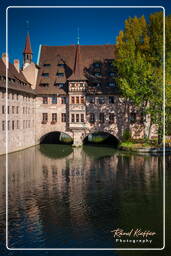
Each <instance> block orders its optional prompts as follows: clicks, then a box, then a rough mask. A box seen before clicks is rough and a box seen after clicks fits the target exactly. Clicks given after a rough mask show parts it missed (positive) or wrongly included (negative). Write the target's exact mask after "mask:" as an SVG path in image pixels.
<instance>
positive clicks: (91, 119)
mask: <svg viewBox="0 0 171 256" xmlns="http://www.w3.org/2000/svg"><path fill="white" fill-rule="evenodd" d="M94 122H95V115H94V113H90V123H91V124H94Z"/></svg>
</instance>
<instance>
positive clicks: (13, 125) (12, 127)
mask: <svg viewBox="0 0 171 256" xmlns="http://www.w3.org/2000/svg"><path fill="white" fill-rule="evenodd" d="M12 130H14V121H12Z"/></svg>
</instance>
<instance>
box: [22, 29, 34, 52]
mask: <svg viewBox="0 0 171 256" xmlns="http://www.w3.org/2000/svg"><path fill="white" fill-rule="evenodd" d="M23 53H25V54H32V49H31V42H30V35H29V33H27V37H26V44H25V48H24V51H23Z"/></svg>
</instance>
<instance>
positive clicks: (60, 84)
mask: <svg viewBox="0 0 171 256" xmlns="http://www.w3.org/2000/svg"><path fill="white" fill-rule="evenodd" d="M64 85H65V84H64V83H56V84H55V86H58V87H59V88H62V87H64Z"/></svg>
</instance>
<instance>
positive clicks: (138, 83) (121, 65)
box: [116, 12, 171, 133]
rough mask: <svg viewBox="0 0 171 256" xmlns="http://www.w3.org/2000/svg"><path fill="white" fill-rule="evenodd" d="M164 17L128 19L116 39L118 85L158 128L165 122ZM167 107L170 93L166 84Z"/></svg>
mask: <svg viewBox="0 0 171 256" xmlns="http://www.w3.org/2000/svg"><path fill="white" fill-rule="evenodd" d="M163 38H164V37H163V13H162V12H158V13H154V14H151V15H150V17H149V21H148V22H147V21H146V19H145V17H144V16H142V17H140V18H137V17H134V18H130V17H129V18H128V19H127V20H126V21H125V28H124V30H123V31H120V33H119V36H118V37H117V44H116V47H117V60H116V66H117V69H118V77H117V82H118V84H119V87H120V88H121V90H122V93H123V95H124V96H125V97H126V98H127V99H128V100H130V101H131V102H133V103H134V104H135V105H136V107H137V108H139V110H141V111H142V112H143V113H144V114H145V115H146V114H150V116H151V120H152V121H153V122H154V123H157V124H158V127H159V133H161V131H162V121H163V116H162V113H163ZM166 52H167V54H166V67H167V68H166V71H167V72H166V80H167V81H171V79H170V78H171V76H170V74H171V73H170V71H171V65H170V64H171V17H170V16H168V17H166ZM166 84H167V86H166V88H167V89H166V91H167V104H168V105H169V104H170V106H171V101H170V97H171V89H170V86H168V83H166Z"/></svg>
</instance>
